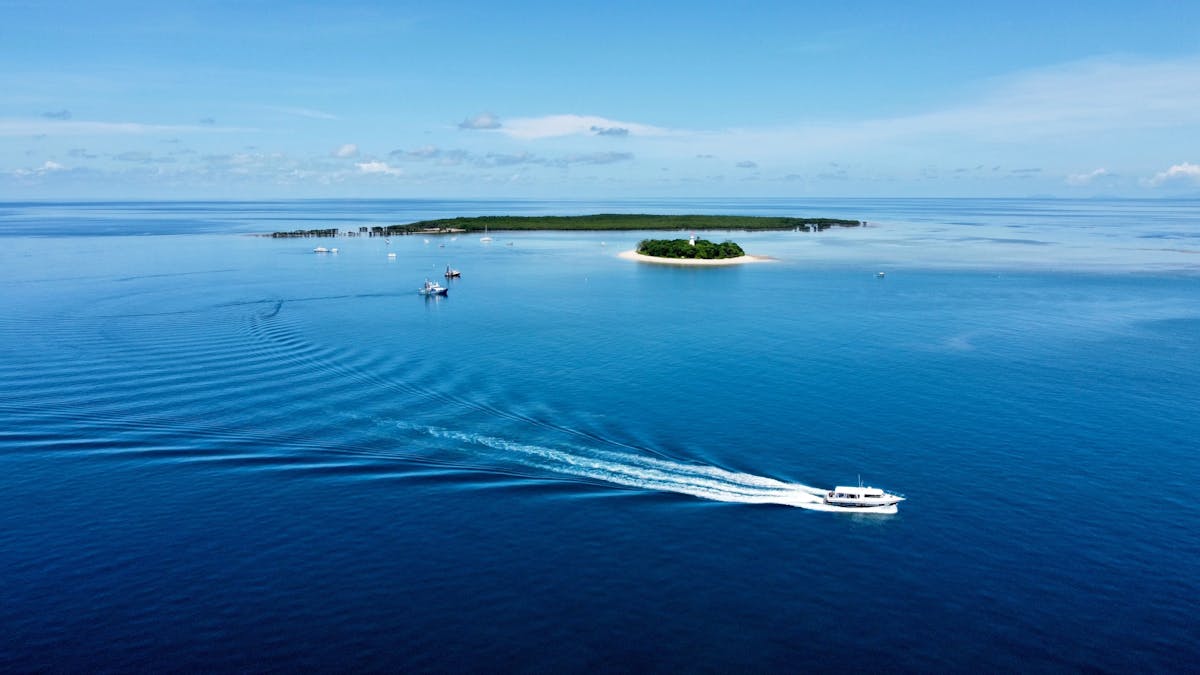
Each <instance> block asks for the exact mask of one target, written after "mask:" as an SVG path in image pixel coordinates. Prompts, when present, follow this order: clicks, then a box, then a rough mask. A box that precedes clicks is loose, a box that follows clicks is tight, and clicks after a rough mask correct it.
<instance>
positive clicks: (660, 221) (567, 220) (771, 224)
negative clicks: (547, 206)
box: [271, 213, 864, 237]
mask: <svg viewBox="0 0 1200 675" xmlns="http://www.w3.org/2000/svg"><path fill="white" fill-rule="evenodd" d="M863 224H864V221H861V220H847V219H844V218H791V217H782V216H710V215H656V214H640V213H635V214H626V213H599V214H593V215H586V216H474V217H459V218H438V219H435V220H420V221H417V222H414V223H408V224H404V225H388V226H386V227H384V226H380V225H376V226H374V227H367V226H362V227H359V228H358V230H357V232H358V233H359V234H368V235H370V236H380V235H383V236H390V235H399V234H415V233H426V234H437V233H449V232H482V231H485V230H496V231H505V230H508V231H511V230H525V231H531V230H591V231H609V230H803V231H805V232H809V231H821V230H826V229H829V228H830V227H859V226H861V225H863ZM338 232H339V231H338V230H336V229H320V230H293V231H291V232H274V233H272V235H271V236H272V237H313V236H318V237H322V236H324V237H328V236H335V235H337V234H338Z"/></svg>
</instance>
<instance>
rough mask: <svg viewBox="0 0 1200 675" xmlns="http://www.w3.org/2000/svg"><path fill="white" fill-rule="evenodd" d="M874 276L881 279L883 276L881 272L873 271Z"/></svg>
mask: <svg viewBox="0 0 1200 675" xmlns="http://www.w3.org/2000/svg"><path fill="white" fill-rule="evenodd" d="M875 278H876V279H882V278H883V272H876V273H875Z"/></svg>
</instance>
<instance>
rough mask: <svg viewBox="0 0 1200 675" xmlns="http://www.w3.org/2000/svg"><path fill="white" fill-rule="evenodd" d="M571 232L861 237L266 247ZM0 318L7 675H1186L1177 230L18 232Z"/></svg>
mask: <svg viewBox="0 0 1200 675" xmlns="http://www.w3.org/2000/svg"><path fill="white" fill-rule="evenodd" d="M603 212H631V213H714V214H716V213H729V214H747V215H789V216H808V217H841V218H854V219H860V220H865V221H867V223H868V224H867V226H866V227H862V228H852V229H834V230H829V231H826V232H820V233H805V232H759V233H746V232H717V233H704V236H706V237H707V238H709V239H713V240H715V241H721V240H724V239H726V238H728V239H733V240H735V241H737V242H738V243H739V244H741V245H742V247H743V248H744V249H746V251H747V252H748V253H751V254H758V255H766V256H771V257H772V258H775V260H774V261H773V262H770V263H764V264H755V265H745V266H738V267H720V268H704V269H697V268H675V267H668V266H656V265H644V264H640V263H635V262H630V261H626V260H622V259H619V258H618V257H617V254H618V253H619V252H621V251H623V250H628V249H631V248H633V247H634V245H635V244H636V242H637V241H638V240H639V239H641V238H644V237H646V236H660V235H654V234H653V233H646V232H523V233H514V232H491V233H490V234H491V235H492V237H493V238H494V241H493V242H491V243H490V244H484V243H481V242H480V241H479V235H478V234H464V235H459V236H457V237H451V236H430V237H422V236H401V237H392V238H390V239H384V238H371V237H365V236H364V237H342V238H338V239H272V238H269V237H262V236H255V235H257V234H261V233H264V232H267V233H269V232H272V231H276V230H294V229H315V228H322V227H338V228H342V229H357V228H358V227H361V226H371V225H388V224H395V223H405V222H411V221H415V220H419V219H424V218H435V217H453V216H460V215H468V216H469V215H482V214H513V215H536V214H560V215H569V214H582V213H603ZM672 236H687V235H686V233H680V234H678V235H672ZM315 246H327V247H337V248H338V252H337V253H336V254H314V253H313V252H312V249H313V248H314V247H315ZM388 253H395V254H396V255H395V257H389V256H388ZM447 265H453V266H454V267H456V268H458V269H459V270H461V271H462V278H461V279H456V280H452V281H451V282H449V286H450V291H449V295H448V296H447V297H444V298H429V299H427V298H424V297H421V296H420V295H418V294H417V292H416V289H417V288H418V287H419V286H420V285H421V283H422V282H423V281H424V279H425V278H430V279H437V280H439V281H444V280H443V279H442V277H441V273H442V271H443V270H444V269H445V267H446V266H447ZM879 272H884V273H885V275H884V276H883V277H879V276H878V273H879ZM0 281H2V286H3V288H4V299H5V302H4V310H5V311H4V313H3V315H2V316H0V327H2V329H0V378H2V381H3V383H4V384H3V387H2V388H0V670H5V671H89V672H92V671H100V672H103V671H109V672H112V671H133V670H137V671H146V670H152V671H162V670H174V671H200V670H205V671H255V672H258V671H292V670H299V669H306V670H317V669H320V670H335V669H336V670H342V671H345V670H350V671H363V670H387V671H412V670H426V671H455V672H458V671H464V670H473V671H497V672H504V671H518V672H532V671H536V672H547V671H550V672H554V671H582V670H586V671H597V672H629V671H648V672H679V671H683V672H722V673H724V672H730V671H754V672H763V671H766V672H793V671H795V670H798V669H800V668H822V669H824V668H836V669H840V670H848V671H851V672H862V671H868V670H882V669H887V670H898V671H904V672H929V671H965V670H977V671H993V672H994V671H1021V672H1063V671H1067V672H1078V671H1107V672H1131V671H1134V670H1149V671H1152V672H1194V671H1195V670H1196V669H1197V668H1198V667H1200V665H1198V664H1200V622H1198V621H1197V619H1196V614H1197V610H1198V609H1200V604H1198V601H1197V599H1198V598H1200V506H1198V502H1197V500H1193V499H1191V498H1190V497H1188V495H1187V490H1189V489H1190V485H1191V483H1192V482H1193V481H1194V480H1196V479H1197V478H1200V457H1198V454H1200V453H1198V452H1197V450H1198V442H1197V439H1198V438H1200V415H1198V414H1197V410H1200V201H1196V200H1140V201H1139V200H1078V201H1073V200H1052V199H1045V200H1039V199H946V200H939V199H907V200H906V199H858V200H835V199H822V200H812V199H773V200H751V199H727V200H721V199H710V200H670V199H663V200H637V201H632V200H631V201H610V202H604V201H591V202H584V201H518V200H513V201H493V200H487V201H485V200H478V201H439V200H309V201H286V202H266V201H264V202H26V203H12V202H10V203H0ZM860 480H861V481H862V482H863V483H865V484H868V485H874V486H877V487H882V488H885V489H887V490H889V491H894V492H898V493H902V494H904V495H905V496H906V497H907V499H906V501H904V502H902V503H901V504H900V506H899V509H898V513H896V514H895V515H890V516H889V515H864V514H841V513H823V512H818V511H811V510H806V509H803V508H797V507H795V506H792V505H787V504H788V496H789V495H792V494H794V493H795V491H796V490H799V489H803V488H804V487H816V488H832V487H833V486H835V485H857V484H858V482H859V481H860Z"/></svg>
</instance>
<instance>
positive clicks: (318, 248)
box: [313, 246, 329, 253]
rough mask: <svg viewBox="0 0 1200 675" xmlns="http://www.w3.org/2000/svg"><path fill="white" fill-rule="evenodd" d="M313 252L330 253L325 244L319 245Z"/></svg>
mask: <svg viewBox="0 0 1200 675" xmlns="http://www.w3.org/2000/svg"><path fill="white" fill-rule="evenodd" d="M313 253H329V249H327V248H325V247H324V246H318V247H316V248H314V249H313Z"/></svg>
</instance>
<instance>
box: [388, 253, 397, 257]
mask: <svg viewBox="0 0 1200 675" xmlns="http://www.w3.org/2000/svg"><path fill="white" fill-rule="evenodd" d="M388 257H389V258H395V257H396V254H395V253H389V254H388Z"/></svg>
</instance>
